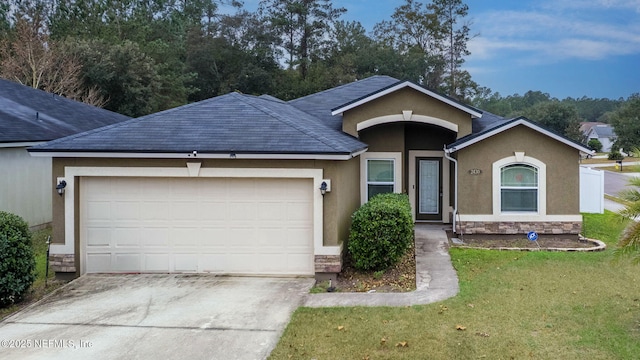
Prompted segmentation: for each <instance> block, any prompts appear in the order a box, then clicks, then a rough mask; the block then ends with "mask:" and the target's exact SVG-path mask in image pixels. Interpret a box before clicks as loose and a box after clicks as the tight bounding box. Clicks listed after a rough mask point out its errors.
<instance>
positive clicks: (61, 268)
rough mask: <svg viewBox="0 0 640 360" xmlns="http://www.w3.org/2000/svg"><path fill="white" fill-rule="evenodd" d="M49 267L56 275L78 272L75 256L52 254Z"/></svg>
mask: <svg viewBox="0 0 640 360" xmlns="http://www.w3.org/2000/svg"><path fill="white" fill-rule="evenodd" d="M49 265H51V269H52V270H53V271H55V272H56V273H75V272H76V262H75V256H74V255H73V254H50V255H49Z"/></svg>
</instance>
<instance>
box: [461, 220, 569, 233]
mask: <svg viewBox="0 0 640 360" xmlns="http://www.w3.org/2000/svg"><path fill="white" fill-rule="evenodd" d="M457 225H458V232H459V233H461V234H526V233H528V232H529V231H535V232H537V233H538V234H579V233H580V231H581V230H582V222H581V221H575V222H574V221H517V222H516V221H504V222H483V221H461V222H459V223H458V224H457Z"/></svg>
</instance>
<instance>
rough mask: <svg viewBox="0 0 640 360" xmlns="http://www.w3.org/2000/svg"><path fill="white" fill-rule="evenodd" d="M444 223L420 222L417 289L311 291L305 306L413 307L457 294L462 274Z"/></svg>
mask: <svg viewBox="0 0 640 360" xmlns="http://www.w3.org/2000/svg"><path fill="white" fill-rule="evenodd" d="M447 228H450V226H447V225H442V224H438V225H435V224H416V226H415V236H416V240H415V241H416V290H415V291H412V292H406V293H371V294H369V293H339V292H337V293H321V294H308V295H307V298H306V299H305V301H304V306H309V307H331V306H410V305H422V304H429V303H433V302H437V301H442V300H445V299H448V298H450V297H453V296H455V295H456V294H457V293H458V291H459V287H458V275H457V274H456V271H455V270H454V268H453V265H452V264H451V258H450V257H449V252H448V251H447V249H448V240H447V234H446V233H445V229H447Z"/></svg>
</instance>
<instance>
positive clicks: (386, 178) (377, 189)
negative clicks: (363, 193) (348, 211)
mask: <svg viewBox="0 0 640 360" xmlns="http://www.w3.org/2000/svg"><path fill="white" fill-rule="evenodd" d="M394 167H395V161H394V159H367V201H368V200H369V199H371V198H372V197H374V196H376V195H378V194H384V193H392V192H393V189H394V184H395V178H394V173H395V171H394Z"/></svg>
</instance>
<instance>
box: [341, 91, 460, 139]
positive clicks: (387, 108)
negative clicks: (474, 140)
mask: <svg viewBox="0 0 640 360" xmlns="http://www.w3.org/2000/svg"><path fill="white" fill-rule="evenodd" d="M406 110H412V111H413V114H416V115H425V116H431V117H434V118H438V119H443V120H446V121H448V122H451V123H454V124H457V125H458V138H460V137H463V136H465V135H468V134H470V133H471V115H469V114H467V113H466V112H464V111H462V110H459V109H456V108H454V107H453V106H451V105H448V104H445V103H443V102H441V101H440V100H437V99H434V98H432V97H430V96H428V95H425V94H423V93H421V92H419V91H416V90H413V89H411V88H404V89H401V90H398V91H396V92H394V93H391V94H388V95H386V96H384V97H382V98H378V99H375V100H372V101H370V102H368V103H366V104H363V105H361V106H358V107H356V108H353V109H351V110H348V111H346V112H345V113H344V114H343V122H342V129H343V131H344V132H346V133H348V134H351V135H353V136H358V131H357V124H358V123H360V122H362V121H366V120H369V119H373V118H377V117H380V116H385V115H398V114H402V112H403V111H406Z"/></svg>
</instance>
